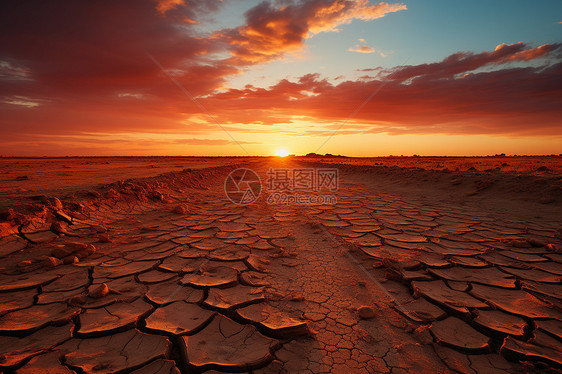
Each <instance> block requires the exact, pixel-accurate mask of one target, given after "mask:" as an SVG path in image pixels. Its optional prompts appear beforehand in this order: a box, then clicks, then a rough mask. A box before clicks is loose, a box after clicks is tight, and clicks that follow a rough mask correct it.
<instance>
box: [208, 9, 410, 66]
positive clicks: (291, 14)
mask: <svg viewBox="0 0 562 374" xmlns="http://www.w3.org/2000/svg"><path fill="white" fill-rule="evenodd" d="M402 9H406V6H405V5H403V4H388V3H379V4H375V5H370V4H369V1H368V0H356V1H351V0H310V1H303V2H300V3H297V4H292V3H291V5H284V6H281V7H275V6H273V5H271V3H269V2H262V3H260V4H259V5H258V6H256V7H254V8H252V9H250V10H249V11H248V12H247V13H246V25H244V26H240V27H237V28H234V29H227V30H222V31H220V32H217V33H216V34H215V35H214V37H215V38H216V39H217V40H221V41H225V42H227V43H228V44H230V46H231V53H232V55H233V59H232V63H234V64H236V65H245V64H255V63H262V62H267V61H270V60H273V59H278V58H280V57H281V56H282V55H283V54H284V53H286V52H289V51H294V50H298V49H300V48H302V47H303V45H304V40H305V39H306V38H307V37H309V36H311V35H314V34H318V33H320V32H325V31H335V30H336V27H337V26H339V25H342V24H346V23H350V22H351V21H353V20H354V19H360V20H364V21H368V20H373V19H376V18H380V17H383V16H384V15H386V14H387V13H391V12H396V11H399V10H402Z"/></svg>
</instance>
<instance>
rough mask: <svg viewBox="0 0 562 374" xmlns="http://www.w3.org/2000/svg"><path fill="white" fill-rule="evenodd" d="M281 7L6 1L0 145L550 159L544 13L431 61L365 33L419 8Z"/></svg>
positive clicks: (10, 150)
mask: <svg viewBox="0 0 562 374" xmlns="http://www.w3.org/2000/svg"><path fill="white" fill-rule="evenodd" d="M286 4H288V5H284V6H281V5H279V4H278V3H274V2H262V3H260V4H258V5H257V3H256V2H247V1H242V2H232V1H231V2H228V1H224V2H223V1H220V0H212V1H208V2H197V1H183V0H174V1H170V0H160V1H153V0H147V1H124V2H113V1H100V2H77V1H62V2H58V3H57V5H56V6H55V5H52V4H50V5H47V4H45V2H41V1H29V2H25V3H22V2H17V1H6V2H3V3H2V5H1V7H2V9H1V11H0V13H1V14H2V15H1V16H0V17H2V19H1V20H0V21H1V22H0V24H1V26H0V28H1V32H0V46H1V47H0V84H1V91H0V110H1V113H2V116H1V118H0V155H2V156H43V155H48V156H64V155H245V154H250V155H269V154H275V153H276V152H277V151H278V150H279V149H286V150H288V151H289V152H291V153H296V154H306V153H309V152H317V153H334V154H345V155H350V156H383V155H390V154H392V155H401V154H404V155H412V154H419V155H487V154H495V153H507V154H558V153H562V146H561V144H562V142H561V140H562V120H561V118H562V62H561V61H562V57H561V56H562V46H561V44H559V43H557V42H555V41H553V40H552V39H551V38H547V37H544V35H549V32H550V31H548V30H551V29H552V27H557V26H558V25H556V26H553V25H551V24H556V22H552V21H549V20H546V19H545V20H544V22H545V24H547V23H548V27H549V29H548V30H546V29H545V30H546V31H544V34H540V35H539V34H536V35H531V34H529V41H524V42H520V41H513V40H511V39H508V38H505V37H503V36H501V37H500V35H491V36H490V39H492V40H498V41H497V42H496V43H497V44H496V43H494V44H493V45H490V44H489V43H485V42H482V41H481V40H480V39H482V37H481V36H478V39H475V40H477V41H478V43H479V44H478V45H487V46H489V47H488V48H486V49H480V50H475V51H471V50H467V48H466V47H465V46H464V45H462V44H459V45H454V44H451V43H453V41H448V40H446V39H445V36H444V37H443V38H444V39H443V41H442V43H441V44H442V45H441V46H440V45H439V44H440V43H439V41H435V46H434V47H433V48H434V49H435V52H434V54H433V55H435V57H434V58H432V57H431V56H433V55H432V54H431V48H432V47H431V46H429V50H428V51H426V52H423V53H417V54H412V53H411V50H412V49H413V48H414V45H415V44H419V43H416V41H415V40H413V39H412V38H414V36H413V35H412V33H405V34H404V36H403V39H401V40H404V44H403V45H402V44H399V43H398V44H397V45H396V46H395V47H394V49H390V48H386V49H385V48H383V49H381V48H380V47H378V46H377V45H374V44H373V43H371V42H370V40H373V39H376V40H378V42H377V43H378V44H380V45H383V43H384V41H385V34H384V33H379V34H377V33H376V31H377V30H378V29H376V27H379V26H377V25H379V24H384V22H387V23H386V24H384V25H385V27H387V28H388V29H390V28H391V27H392V25H393V24H399V23H400V22H401V17H402V18H406V17H411V18H409V20H411V21H409V22H416V21H415V16H416V14H420V13H419V12H422V11H423V10H424V9H423V7H422V8H420V9H419V10H417V9H416V8H415V6H414V5H410V4H409V3H408V4H405V3H404V4H403V3H391V4H387V3H374V2H369V1H367V0H355V1H353V0H298V1H297V0H295V1H288V2H287V3H286ZM515 4H517V2H515ZM422 5H423V3H422ZM244 6H245V7H244ZM428 6H429V5H428ZM433 6H435V5H433ZM418 7H420V5H419V4H418ZM429 10H431V9H429ZM417 12H418V13H417ZM231 13H232V14H233V15H232V16H231V17H227V15H228V14H231ZM526 13H527V15H529V13H528V12H526ZM544 14H548V13H544ZM544 14H543V13H541V15H540V17H539V14H538V13H537V17H536V18H537V19H542V18H541V17H543V18H544V17H546V16H545V15H544ZM69 15H72V16H69ZM492 16H493V15H492ZM516 16H517V14H516V13H514V14H513V17H516ZM530 17H531V18H532V14H531V16H530ZM462 21H463V20H459V24H461V25H462ZM547 21H548V22H547ZM467 22H468V20H467ZM426 25H427V23H426ZM482 27H486V26H485V25H483V26H482ZM545 27H546V26H545ZM435 28H436V30H433V32H435V33H439V32H441V33H443V34H446V33H447V31H448V30H437V29H438V28H437V27H435ZM514 30H515V29H514ZM557 30H560V28H558V29H557ZM514 32H515V31H514ZM373 35H375V36H376V38H375V37H373ZM466 35H467V38H468V36H470V33H466ZM475 37H476V36H475ZM386 38H387V39H388V41H389V42H390V39H389V38H390V36H386ZM408 38H410V39H411V40H410V39H408ZM500 40H504V42H499V41H500ZM408 43H410V44H408ZM447 43H448V44H447ZM444 44H447V48H445V47H443V45H444ZM468 44H470V43H468ZM408 48H410V56H408V53H405V52H404V51H406V50H408ZM338 55H341V56H343V57H341V58H342V60H339V58H340V57H338ZM412 55H413V57H412ZM330 56H335V57H330ZM389 56H390V57H389ZM402 57H408V58H410V59H413V60H414V61H415V62H407V59H402ZM192 95H193V96H192Z"/></svg>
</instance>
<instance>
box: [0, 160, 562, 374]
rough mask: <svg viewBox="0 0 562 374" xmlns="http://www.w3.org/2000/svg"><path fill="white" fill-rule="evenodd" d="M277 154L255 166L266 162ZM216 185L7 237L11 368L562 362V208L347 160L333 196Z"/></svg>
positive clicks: (1, 243) (416, 367) (435, 367)
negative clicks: (531, 215) (507, 203)
mask: <svg viewBox="0 0 562 374" xmlns="http://www.w3.org/2000/svg"><path fill="white" fill-rule="evenodd" d="M267 166H269V165H266V164H265V163H256V164H254V165H252V166H251V167H252V168H255V169H256V170H257V171H258V172H259V174H260V175H262V176H264V175H265V172H266V168H267ZM274 166H275V165H274ZM296 166H298V164H297V165H296ZM225 176H226V172H225ZM209 183H210V185H209V188H208V189H193V188H189V189H186V190H184V191H180V190H177V191H174V194H173V197H174V199H175V200H177V201H184V202H185V201H187V205H188V206H189V209H188V211H187V212H186V211H182V210H179V211H178V210H177V209H174V205H173V204H164V203H162V202H150V203H147V202H144V203H140V202H137V203H131V202H130V201H129V202H127V203H125V202H118V201H113V200H108V199H100V201H99V204H98V205H97V209H95V210H92V211H91V213H90V215H89V217H88V218H84V219H73V220H72V224H70V225H68V227H67V228H66V229H65V230H64V233H61V232H60V231H59V232H58V234H55V233H54V232H53V231H51V230H48V228H49V226H47V227H46V228H45V227H20V234H18V235H11V236H6V237H4V238H2V239H1V240H0V256H1V257H0V273H1V275H0V368H1V370H3V371H4V372H7V373H13V372H17V373H73V372H77V373H82V372H85V373H116V372H118V373H129V372H132V373H178V372H182V373H191V372H208V373H213V372H251V373H256V374H258V373H260V374H261V373H390V372H392V373H400V372H404V373H406V372H416V373H418V372H419V373H456V372H459V373H519V372H535V371H536V372H557V371H558V370H559V369H560V368H561V367H562V346H561V339H562V322H561V320H562V312H561V310H560V307H561V306H562V303H561V299H562V296H561V295H562V292H560V291H561V287H562V286H561V277H562V264H561V263H562V254H561V253H560V250H559V248H560V245H561V243H560V238H559V237H557V236H556V234H555V230H556V229H558V226H557V224H559V223H557V222H550V223H545V222H541V223H540V224H538V223H533V222H524V221H518V220H516V219H510V218H505V217H503V216H498V215H494V214H493V213H492V212H487V211H483V210H481V209H478V208H476V207H472V208H471V207H470V206H460V205H456V204H455V203H452V202H449V203H444V202H431V201H427V200H420V199H417V198H416V197H415V196H410V197H402V196H398V195H394V194H389V193H383V192H381V191H377V190H376V189H374V188H372V187H370V186H368V185H366V184H360V183H356V182H351V181H350V180H348V179H346V175H344V174H342V175H341V177H340V190H339V191H338V192H337V196H338V203H337V204H336V205H325V206H319V205H306V206H302V205H298V206H297V205H293V206H283V205H268V204H267V203H266V201H265V199H263V198H262V199H260V200H258V201H257V202H256V203H254V204H252V205H249V206H245V207H240V206H236V205H234V204H232V203H231V202H230V201H228V200H227V199H226V197H225V196H224V192H223V183H224V178H222V179H221V178H215V179H214V180H211V181H209ZM60 217H65V216H64V215H60ZM50 227H53V226H50ZM100 233H101V235H100ZM38 258H43V260H41V262H39V263H37V261H35V260H36V259H38ZM58 259H63V260H64V263H63V264H60V262H61V261H58ZM68 259H70V261H69V260H68Z"/></svg>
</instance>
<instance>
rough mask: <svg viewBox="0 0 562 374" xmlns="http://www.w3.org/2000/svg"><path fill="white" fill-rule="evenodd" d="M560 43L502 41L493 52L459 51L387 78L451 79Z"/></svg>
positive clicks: (533, 54) (401, 68) (538, 54)
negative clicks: (532, 44)
mask: <svg viewBox="0 0 562 374" xmlns="http://www.w3.org/2000/svg"><path fill="white" fill-rule="evenodd" d="M559 48H560V44H545V45H542V46H540V47H537V48H529V49H525V44H523V43H521V42H520V43H517V44H509V45H507V44H500V45H498V46H497V47H496V49H495V50H493V51H491V52H482V53H477V54H475V53H472V52H457V53H455V54H452V55H450V56H449V57H447V58H446V59H444V60H443V61H440V62H435V63H431V64H421V65H415V66H399V67H396V68H394V69H393V70H391V71H387V72H386V73H387V74H386V76H385V78H386V79H393V80H398V81H405V80H407V79H411V78H415V77H423V78H431V79H437V78H451V77H453V76H454V75H456V74H461V73H465V72H468V71H473V70H476V69H478V68H481V67H484V66H487V65H499V64H503V63H506V62H511V61H529V60H532V59H535V58H538V57H542V56H544V55H546V54H548V53H550V52H552V51H554V50H556V49H559Z"/></svg>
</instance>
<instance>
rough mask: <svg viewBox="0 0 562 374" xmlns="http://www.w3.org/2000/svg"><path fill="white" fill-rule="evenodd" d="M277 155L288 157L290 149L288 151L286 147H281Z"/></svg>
mask: <svg viewBox="0 0 562 374" xmlns="http://www.w3.org/2000/svg"><path fill="white" fill-rule="evenodd" d="M275 155H276V156H279V157H287V156H288V155H289V151H287V150H286V149H285V148H281V149H278V150H277V153H275Z"/></svg>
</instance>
